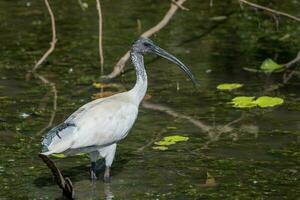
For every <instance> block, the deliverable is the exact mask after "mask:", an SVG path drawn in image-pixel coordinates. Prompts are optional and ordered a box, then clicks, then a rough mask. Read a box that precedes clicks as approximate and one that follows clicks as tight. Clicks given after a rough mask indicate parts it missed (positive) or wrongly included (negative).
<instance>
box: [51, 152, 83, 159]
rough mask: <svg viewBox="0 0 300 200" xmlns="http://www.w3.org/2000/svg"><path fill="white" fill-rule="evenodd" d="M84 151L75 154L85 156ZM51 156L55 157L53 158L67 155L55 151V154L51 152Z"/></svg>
mask: <svg viewBox="0 0 300 200" xmlns="http://www.w3.org/2000/svg"><path fill="white" fill-rule="evenodd" d="M85 155H86V154H85V153H78V154H76V156H85ZM51 156H53V157H55V158H66V157H67V156H66V155H65V154H63V153H55V154H51Z"/></svg>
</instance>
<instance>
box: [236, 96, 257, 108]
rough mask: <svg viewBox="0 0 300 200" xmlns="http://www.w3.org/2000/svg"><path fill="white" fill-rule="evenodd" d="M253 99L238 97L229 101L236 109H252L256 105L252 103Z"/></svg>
mask: <svg viewBox="0 0 300 200" xmlns="http://www.w3.org/2000/svg"><path fill="white" fill-rule="evenodd" d="M253 100H254V97H247V96H239V97H235V98H233V99H232V100H231V103H232V104H233V107H236V108H252V107H255V106H256V104H255V103H253Z"/></svg>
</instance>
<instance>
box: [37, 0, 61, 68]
mask: <svg viewBox="0 0 300 200" xmlns="http://www.w3.org/2000/svg"><path fill="white" fill-rule="evenodd" d="M45 5H46V7H47V9H48V13H49V15H50V19H51V28H52V41H51V43H50V48H49V49H48V50H47V51H46V53H45V54H44V55H43V56H42V57H41V58H40V60H39V61H38V62H37V63H36V64H35V66H34V67H33V69H32V71H33V72H34V71H35V70H37V68H39V66H40V65H41V64H42V63H43V62H44V61H45V60H46V59H47V57H48V56H49V55H50V54H51V53H52V52H53V50H54V49H55V44H56V41H57V39H56V28H55V18H54V14H53V12H52V9H51V6H50V4H49V2H48V0H45Z"/></svg>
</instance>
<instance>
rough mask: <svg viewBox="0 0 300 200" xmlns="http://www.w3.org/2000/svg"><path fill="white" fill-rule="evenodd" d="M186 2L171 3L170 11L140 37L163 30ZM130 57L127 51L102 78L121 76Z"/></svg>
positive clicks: (179, 0)
mask: <svg viewBox="0 0 300 200" xmlns="http://www.w3.org/2000/svg"><path fill="white" fill-rule="evenodd" d="M185 1H187V0H177V1H172V2H171V5H170V9H169V10H168V12H167V13H166V14H165V16H164V18H163V19H162V20H161V21H160V22H159V23H158V24H157V25H155V26H154V27H152V28H150V29H149V30H147V31H146V32H144V33H143V34H142V35H141V36H142V37H147V38H148V37H151V36H152V35H154V34H155V33H157V32H158V31H160V30H161V29H162V28H164V27H165V26H166V25H167V24H168V23H169V21H170V20H171V19H172V17H173V16H174V14H175V13H176V11H177V10H178V8H181V7H182V4H183V3H184V2H185ZM182 8H184V9H186V8H185V7H182ZM129 57H130V51H127V52H126V53H125V54H124V55H123V56H122V57H121V58H120V60H119V61H118V62H117V64H116V65H115V67H114V69H113V71H112V72H111V73H110V74H109V75H107V76H103V77H104V78H108V79H112V78H115V77H117V76H118V75H120V74H121V72H122V71H123V69H124V67H125V64H126V62H127V60H128V59H129Z"/></svg>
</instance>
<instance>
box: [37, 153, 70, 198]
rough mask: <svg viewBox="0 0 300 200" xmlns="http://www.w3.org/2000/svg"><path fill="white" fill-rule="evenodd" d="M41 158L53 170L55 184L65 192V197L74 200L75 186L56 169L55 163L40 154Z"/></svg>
mask: <svg viewBox="0 0 300 200" xmlns="http://www.w3.org/2000/svg"><path fill="white" fill-rule="evenodd" d="M39 157H40V158H41V159H42V160H43V161H44V163H45V164H46V165H47V167H48V168H49V169H50V170H51V172H52V174H53V176H54V179H55V182H56V184H57V185H58V187H60V188H61V189H62V191H63V196H65V197H67V198H68V199H70V200H73V199H74V190H73V184H72V182H71V180H70V179H69V178H68V177H64V176H63V175H62V173H61V172H60V170H59V169H58V168H57V167H56V165H55V163H54V162H53V161H52V160H51V159H50V158H49V157H48V156H45V155H43V154H39Z"/></svg>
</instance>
